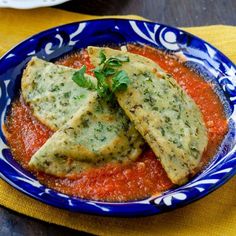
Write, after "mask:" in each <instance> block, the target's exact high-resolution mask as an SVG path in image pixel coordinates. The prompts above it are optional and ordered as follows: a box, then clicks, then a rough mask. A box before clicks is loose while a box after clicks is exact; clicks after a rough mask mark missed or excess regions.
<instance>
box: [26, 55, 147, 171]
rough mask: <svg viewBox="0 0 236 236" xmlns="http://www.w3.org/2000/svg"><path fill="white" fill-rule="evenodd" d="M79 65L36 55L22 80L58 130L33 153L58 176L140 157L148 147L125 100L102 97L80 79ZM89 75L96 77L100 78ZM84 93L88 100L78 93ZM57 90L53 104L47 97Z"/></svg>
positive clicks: (30, 99) (35, 162)
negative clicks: (125, 107)
mask: <svg viewBox="0 0 236 236" xmlns="http://www.w3.org/2000/svg"><path fill="white" fill-rule="evenodd" d="M32 62H33V63H32ZM34 66H36V68H33V67H34ZM45 70H46V71H45ZM75 71H76V70H74V69H70V68H67V67H63V66H57V65H54V64H52V63H49V62H44V61H42V60H40V59H36V58H34V59H33V61H31V62H30V63H29V64H28V66H27V68H26V72H25V74H24V76H26V78H23V80H22V93H23V94H24V98H25V99H26V101H27V103H28V104H30V107H31V108H32V109H33V111H34V114H35V115H36V116H37V117H38V118H39V119H40V120H41V121H43V122H44V124H47V125H48V126H49V127H53V128H54V130H57V131H56V132H55V133H54V134H53V135H52V136H51V137H50V138H49V139H48V140H47V142H46V143H45V144H44V145H43V146H42V147H41V148H40V149H39V150H38V151H37V152H36V153H35V154H34V155H33V157H32V158H31V160H30V163H29V165H30V166H31V167H32V168H33V169H37V170H39V171H43V172H46V173H48V174H52V175H55V176H70V175H74V174H78V173H80V172H81V171H84V170H86V169H88V168H91V167H95V166H100V165H103V164H105V163H108V162H112V163H116V162H119V163H126V162H128V161H130V160H135V159H136V158H137V157H138V156H139V155H140V153H141V151H142V149H141V146H142V145H143V142H144V141H143V139H142V136H141V135H140V134H139V133H138V131H137V130H136V129H135V128H134V125H133V124H132V123H131V122H130V120H129V119H128V117H127V116H126V115H125V113H124V112H123V110H122V109H121V108H120V107H119V106H117V105H114V104H109V103H107V102H106V101H103V100H102V99H100V98H98V95H97V92H96V91H88V90H86V89H84V88H80V87H79V86H78V85H77V84H75V83H74V82H73V81H72V75H73V73H74V72H75ZM36 72H37V73H36ZM39 73H40V75H41V76H40V78H41V80H40V79H39V78H38V76H39ZM85 76H86V78H87V79H90V80H91V81H92V80H93V81H94V83H96V79H95V78H93V77H91V76H88V75H85ZM54 82H55V83H56V84H57V85H58V86H59V87H58V88H57V87H56V88H57V89H56V90H55V91H54V89H51V88H52V87H53V86H55V84H54ZM47 83H49V84H47ZM61 83H63V85H60V84H61ZM29 88H30V89H29ZM48 89H49V90H53V91H48ZM35 90H37V91H35ZM65 93H66V94H67V93H69V95H68V96H67V95H66V96H65ZM82 95H84V97H82V99H84V101H83V102H81V101H80V99H77V98H78V97H81V96H82ZM51 96H53V97H54V99H53V103H52V104H49V103H51V102H52V101H51V100H47V99H46V98H49V97H51ZM74 96H75V97H76V99H75V100H76V101H77V103H76V102H75V101H74V98H73V97H74ZM65 104H66V105H65ZM64 106H66V107H64ZM39 107H40V109H39ZM70 108H71V109H72V111H71V110H70ZM44 109H46V111H45V110H44ZM67 112H68V114H67ZM48 114H50V116H49V115H48ZM51 116H53V117H54V119H51ZM61 116H64V117H61ZM58 127H60V128H59V129H58Z"/></svg>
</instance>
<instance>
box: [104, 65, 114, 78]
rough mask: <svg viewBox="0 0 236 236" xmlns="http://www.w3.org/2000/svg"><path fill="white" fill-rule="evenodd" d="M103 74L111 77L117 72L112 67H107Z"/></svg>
mask: <svg viewBox="0 0 236 236" xmlns="http://www.w3.org/2000/svg"><path fill="white" fill-rule="evenodd" d="M103 73H104V75H105V76H106V77H107V76H110V75H114V74H115V73H116V70H115V69H113V68H111V67H107V68H104V70H103Z"/></svg>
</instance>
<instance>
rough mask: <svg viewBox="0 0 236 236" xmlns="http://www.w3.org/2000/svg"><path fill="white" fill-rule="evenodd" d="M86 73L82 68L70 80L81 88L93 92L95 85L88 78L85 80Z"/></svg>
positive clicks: (83, 67)
mask: <svg viewBox="0 0 236 236" xmlns="http://www.w3.org/2000/svg"><path fill="white" fill-rule="evenodd" d="M85 71H86V66H82V67H81V68H80V70H78V71H76V72H75V73H74V74H73V76H72V80H73V81H74V82H75V83H76V84H77V85H79V86H80V87H82V88H87V89H88V90H95V89H96V86H95V84H94V83H93V82H92V81H91V80H90V79H88V78H85V76H84V73H85Z"/></svg>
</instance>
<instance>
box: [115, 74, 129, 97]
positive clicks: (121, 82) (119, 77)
mask: <svg viewBox="0 0 236 236" xmlns="http://www.w3.org/2000/svg"><path fill="white" fill-rule="evenodd" d="M129 84H130V80H129V77H128V75H127V73H126V72H125V71H124V70H121V71H119V72H118V73H117V74H116V75H115V76H114V77H113V78H112V91H113V92H117V91H124V90H126V89H127V87H128V85H129Z"/></svg>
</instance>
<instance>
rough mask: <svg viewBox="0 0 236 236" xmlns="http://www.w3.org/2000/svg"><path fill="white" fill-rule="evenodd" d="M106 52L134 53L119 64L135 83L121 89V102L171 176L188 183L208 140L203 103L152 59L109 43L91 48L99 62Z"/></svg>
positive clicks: (93, 58)
mask: <svg viewBox="0 0 236 236" xmlns="http://www.w3.org/2000/svg"><path fill="white" fill-rule="evenodd" d="M101 51H102V52H103V55H104V56H105V57H106V59H109V58H125V57H126V58H127V57H128V58H129V60H126V62H124V63H120V65H119V70H124V71H125V72H126V73H127V75H128V77H129V79H130V84H129V85H128V89H127V90H124V91H118V92H116V97H117V99H118V102H119V104H120V106H121V107H122V109H123V110H124V111H125V113H126V114H127V116H128V117H129V118H130V120H131V121H132V122H134V124H135V127H136V129H137V130H138V131H139V132H140V133H141V135H142V136H143V137H144V139H145V140H146V141H147V143H148V144H149V145H150V147H151V148H152V150H153V151H154V152H155V154H156V156H157V157H158V158H159V159H160V161H161V164H162V166H163V168H164V169H165V171H166V173H167V175H168V176H169V178H170V179H171V181H172V182H173V183H175V184H182V183H184V182H186V181H187V180H188V176H189V175H190V174H192V173H194V171H195V168H196V167H198V165H199V162H200V159H201V156H202V153H203V151H204V150H205V148H206V146H207V143H208V137H207V131H206V127H205V124H204V121H203V118H202V115H201V112H200V110H199V108H198V106H197V105H196V104H195V102H194V101H193V100H192V98H191V97H189V96H188V95H187V93H186V92H185V91H184V90H183V89H182V88H181V87H180V86H179V85H178V84H177V82H176V81H175V80H174V79H173V78H172V77H171V76H170V75H168V74H167V73H165V72H164V71H163V70H162V69H161V68H160V67H159V66H158V65H157V64H156V63H155V62H153V61H152V60H150V59H148V58H145V57H143V56H139V55H136V54H132V53H128V52H122V51H118V50H113V49H110V48H98V47H88V52H89V55H90V60H91V62H92V63H93V64H94V65H95V66H100V67H101V66H102V65H100V64H101ZM104 56H103V57H104ZM103 61H104V60H103ZM104 63H105V62H104ZM108 80H109V83H110V84H112V82H113V81H114V80H113V79H112V76H111V77H110V78H108Z"/></svg>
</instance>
